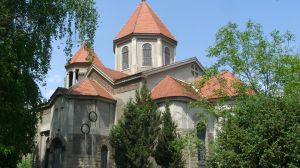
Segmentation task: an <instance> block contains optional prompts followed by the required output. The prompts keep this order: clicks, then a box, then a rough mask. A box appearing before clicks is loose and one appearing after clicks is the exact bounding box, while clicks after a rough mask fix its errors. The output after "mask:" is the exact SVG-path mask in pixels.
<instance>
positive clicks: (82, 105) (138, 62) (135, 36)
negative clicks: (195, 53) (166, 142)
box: [35, 1, 236, 168]
mask: <svg viewBox="0 0 300 168" xmlns="http://www.w3.org/2000/svg"><path fill="white" fill-rule="evenodd" d="M113 46H114V55H115V68H114V69H110V68H108V67H106V66H105V65H104V64H103V63H102V62H101V60H100V57H98V56H97V54H96V53H94V52H93V51H90V52H89V51H88V49H86V48H85V47H84V46H82V47H81V48H79V50H78V51H77V52H76V53H75V54H74V55H73V57H72V58H71V59H70V61H69V62H68V63H67V64H66V65H65V68H66V72H67V73H66V77H65V86H64V87H63V88H57V89H56V91H55V92H54V93H53V95H52V96H51V98H50V99H49V102H48V104H47V105H46V106H45V107H44V108H43V110H42V111H41V113H40V121H39V125H38V135H37V144H36V154H35V166H36V167H42V168H75V167H90V168H94V167H100V168H107V167H114V162H113V155H112V153H113V149H112V148H111V147H110V144H109V141H108V136H109V133H110V130H111V128H112V127H113V125H114V124H115V123H116V122H117V121H118V119H120V117H121V116H122V113H123V108H124V105H125V104H126V102H127V101H128V100H129V99H130V98H134V96H135V91H136V90H137V89H140V88H141V87H142V86H143V84H145V83H146V85H147V87H148V89H149V90H150V91H151V96H152V98H153V99H154V100H155V101H156V102H157V104H158V105H159V106H160V108H161V109H163V107H164V103H165V102H166V101H167V100H168V102H169V104H170V111H171V115H172V118H173V119H174V121H176V123H177V125H178V130H179V131H184V130H188V129H191V128H194V127H195V122H196V120H197V113H204V114H206V115H207V117H208V124H207V127H206V129H205V130H204V132H203V133H202V135H201V136H200V137H199V138H202V139H203V140H205V142H206V143H207V142H208V141H209V140H212V139H213V138H214V137H215V136H216V130H217V127H216V125H217V120H216V119H215V117H214V116H210V115H208V114H207V113H206V112H205V109H198V108H193V107H191V106H190V102H191V101H194V100H197V99H199V98H200V97H204V98H206V99H208V100H211V101H215V100H217V99H218V98H219V97H218V96H215V94H214V90H215V89H218V88H220V84H219V83H218V82H217V80H215V79H214V78H212V79H211V80H210V81H208V82H207V83H206V84H205V85H204V87H202V88H201V89H197V88H195V91H196V92H197V94H195V93H191V92H189V91H188V90H187V89H186V87H185V84H187V83H191V82H193V81H195V80H196V79H198V78H199V77H201V75H202V74H203V73H204V67H203V66H202V65H201V63H200V62H199V60H198V59H197V58H195V57H193V58H189V59H186V60H179V61H178V60H177V59H176V46H177V40H176V38H175V36H174V35H173V34H172V33H171V32H170V31H169V30H168V28H167V27H166V26H165V25H164V23H163V22H162V21H161V20H160V19H159V17H158V16H157V15H156V14H155V13H154V12H153V10H152V9H151V8H150V6H149V4H148V3H147V2H145V1H142V2H141V3H140V4H139V5H138V7H137V9H136V10H135V11H134V13H133V14H132V16H131V17H130V18H129V20H128V21H127V23H126V24H125V25H124V27H123V28H122V29H121V30H120V32H119V33H118V34H117V35H116V37H115V39H114V40H113ZM95 47H97V46H95ZM89 53H91V54H89ZM218 75H219V76H222V77H224V79H225V80H227V81H228V83H231V82H232V81H233V80H235V79H236V78H235V77H234V76H233V75H232V74H231V73H229V72H227V71H224V72H222V73H220V74H218ZM228 94H229V95H228V96H234V95H235V92H234V90H233V89H232V88H230V87H228ZM200 155H205V152H204V153H203V152H202V154H199V156H198V157H196V159H192V157H187V159H186V167H199V166H204V165H205V162H204V161H203V157H204V156H200Z"/></svg>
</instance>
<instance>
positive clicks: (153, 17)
mask: <svg viewBox="0 0 300 168" xmlns="http://www.w3.org/2000/svg"><path fill="white" fill-rule="evenodd" d="M145 4H146V7H147V8H148V10H149V11H150V15H151V17H152V19H153V20H154V23H155V25H156V29H157V30H158V31H159V33H160V34H162V32H161V30H160V28H159V25H158V24H157V22H156V18H155V15H154V13H153V10H152V9H151V8H150V6H149V5H148V4H147V3H146V2H145ZM157 17H158V16H157Z"/></svg>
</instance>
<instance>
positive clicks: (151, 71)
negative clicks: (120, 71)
mask: <svg viewBox="0 0 300 168" xmlns="http://www.w3.org/2000/svg"><path fill="white" fill-rule="evenodd" d="M191 63H195V64H197V65H198V66H199V67H200V69H201V70H202V71H204V70H205V68H204V67H203V65H202V64H201V63H200V62H199V60H198V59H197V58H196V57H192V58H188V59H185V60H182V61H177V62H175V63H174V64H170V65H166V66H161V67H156V68H151V69H148V70H145V71H141V72H138V73H136V74H132V75H128V76H127V77H123V78H120V79H119V80H117V81H116V83H117V84H119V83H122V82H124V81H130V80H135V79H137V78H140V77H145V76H149V75H152V74H157V73H160V72H164V71H166V70H171V69H174V68H178V67H181V66H184V65H187V64H191Z"/></svg>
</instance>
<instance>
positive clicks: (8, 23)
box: [0, 0, 98, 167]
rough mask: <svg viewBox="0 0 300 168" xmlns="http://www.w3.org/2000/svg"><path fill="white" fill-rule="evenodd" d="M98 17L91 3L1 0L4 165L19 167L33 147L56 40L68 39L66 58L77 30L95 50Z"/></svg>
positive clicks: (0, 147)
mask: <svg viewBox="0 0 300 168" xmlns="http://www.w3.org/2000/svg"><path fill="white" fill-rule="evenodd" d="M97 18H98V14H97V12H96V11H95V9H94V1H93V0H85V1H82V0H43V1H38V0H2V1H1V2H0V50H1V52H0V54H1V55H0V72H1V73H0V160H1V161H0V167H16V165H17V162H18V161H19V160H20V159H21V156H22V155H24V154H26V153H30V152H31V150H32V148H33V143H34V136H35V126H36V124H37V111H38V110H37V109H38V104H39V103H40V100H41V95H40V92H39V87H38V83H40V84H41V83H43V80H44V78H45V75H46V74H47V72H48V69H49V67H50V65H49V62H50V59H51V51H52V46H51V42H52V40H57V39H66V48H65V51H66V54H67V55H70V52H71V48H72V44H73V41H72V39H73V37H74V35H73V33H74V32H78V34H77V35H78V36H79V42H83V41H85V42H86V44H87V46H91V45H92V44H93V37H94V34H95V30H96V26H97Z"/></svg>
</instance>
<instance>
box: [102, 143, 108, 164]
mask: <svg viewBox="0 0 300 168" xmlns="http://www.w3.org/2000/svg"><path fill="white" fill-rule="evenodd" d="M107 156H108V149H107V146H102V148H101V168H107Z"/></svg>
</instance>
